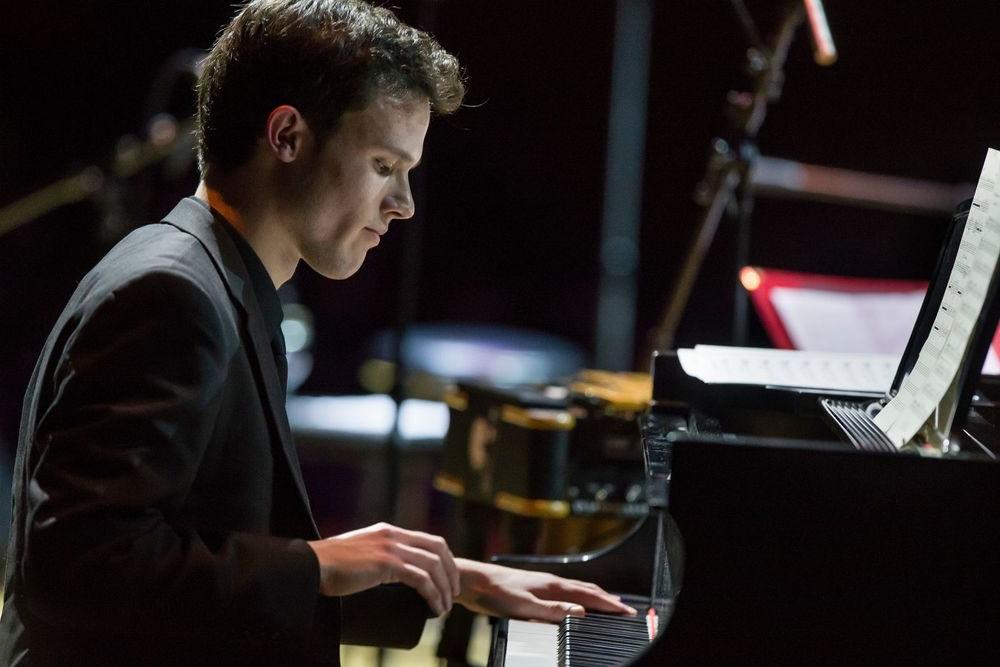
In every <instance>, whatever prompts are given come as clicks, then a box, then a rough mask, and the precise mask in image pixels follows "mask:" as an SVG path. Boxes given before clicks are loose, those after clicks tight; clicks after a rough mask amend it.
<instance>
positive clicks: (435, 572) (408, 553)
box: [396, 543, 453, 611]
mask: <svg viewBox="0 0 1000 667" xmlns="http://www.w3.org/2000/svg"><path fill="white" fill-rule="evenodd" d="M396 549H397V552H398V556H399V557H400V558H402V559H403V561H405V562H407V563H410V564H411V565H416V566H417V567H419V568H420V569H421V570H423V571H424V572H426V573H428V574H429V575H430V576H431V580H432V582H433V583H434V586H435V587H436V588H437V589H438V593H439V594H440V596H441V600H442V601H443V603H444V606H445V611H448V610H449V609H451V602H452V597H453V593H452V585H451V581H450V580H449V578H448V574H447V572H445V569H444V564H443V562H442V559H441V557H440V556H438V555H437V554H436V553H433V552H430V551H424V550H423V549H419V548H417V547H411V546H409V545H408V544H402V543H400V544H397V545H396Z"/></svg>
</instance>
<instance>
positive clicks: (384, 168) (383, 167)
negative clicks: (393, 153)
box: [375, 160, 392, 176]
mask: <svg viewBox="0 0 1000 667" xmlns="http://www.w3.org/2000/svg"><path fill="white" fill-rule="evenodd" d="M375 171H376V172H378V174H379V176H388V175H389V174H391V173H392V167H391V166H389V164H388V163H387V162H386V161H385V160H375Z"/></svg>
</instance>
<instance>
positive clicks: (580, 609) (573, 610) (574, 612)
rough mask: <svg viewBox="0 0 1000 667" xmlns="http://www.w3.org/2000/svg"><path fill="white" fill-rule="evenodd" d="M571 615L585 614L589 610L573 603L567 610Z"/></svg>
mask: <svg viewBox="0 0 1000 667" xmlns="http://www.w3.org/2000/svg"><path fill="white" fill-rule="evenodd" d="M566 613H568V614H569V615H570V616H583V615H584V614H586V613H587V612H586V611H584V609H583V607H581V606H580V605H578V604H575V605H572V606H571V607H570V608H569V609H568V610H567V612H566Z"/></svg>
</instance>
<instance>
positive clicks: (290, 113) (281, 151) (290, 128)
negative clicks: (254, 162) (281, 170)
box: [264, 104, 311, 162]
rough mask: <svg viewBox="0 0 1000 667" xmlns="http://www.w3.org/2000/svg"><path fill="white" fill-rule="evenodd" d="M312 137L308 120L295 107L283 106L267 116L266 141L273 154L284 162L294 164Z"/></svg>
mask: <svg viewBox="0 0 1000 667" xmlns="http://www.w3.org/2000/svg"><path fill="white" fill-rule="evenodd" d="M310 136H311V134H310V130H309V126H308V124H307V123H306V119H305V118H304V117H303V116H302V114H301V113H299V110H298V109H296V108H295V107H293V106H290V105H288V104H282V105H281V106H280V107H275V108H274V109H272V110H271V113H270V114H268V116H267V125H266V126H265V128H264V141H265V144H266V146H267V148H268V150H269V151H271V154H272V155H274V156H275V157H276V158H278V159H279V160H281V161H282V162H292V161H294V160H295V158H296V157H298V156H299V155H301V154H302V152H303V150H304V148H305V144H306V142H307V141H308V139H309V137H310Z"/></svg>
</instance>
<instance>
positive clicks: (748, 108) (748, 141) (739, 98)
mask: <svg viewBox="0 0 1000 667" xmlns="http://www.w3.org/2000/svg"><path fill="white" fill-rule="evenodd" d="M731 3H732V5H733V9H734V10H735V12H736V15H737V18H738V19H739V22H740V25H741V27H742V29H743V32H744V35H745V36H746V38H747V41H748V42H749V44H750V46H749V48H748V49H747V63H746V66H747V71H748V72H749V73H750V75H751V76H752V77H753V80H754V86H753V92H736V91H730V92H729V94H728V96H727V100H726V111H727V115H728V116H729V120H730V125H731V129H730V139H728V140H727V139H724V138H720V137H717V138H715V139H713V140H712V145H711V152H710V154H709V160H708V166H707V169H706V174H705V178H704V179H703V180H702V181H701V182H700V183H699V184H698V186H697V188H696V190H695V199H696V201H697V202H698V203H699V204H700V205H701V206H702V208H703V212H702V215H701V218H700V219H699V221H698V223H697V225H696V227H695V233H694V238H693V240H692V242H691V246H690V249H689V250H688V253H687V256H686V257H685V260H684V264H683V266H682V267H681V271H680V275H679V276H678V279H677V282H676V284H675V286H674V289H673V291H672V293H671V295H670V299H669V301H668V302H667V305H666V307H665V308H664V310H663V312H662V315H661V317H660V320H659V324H658V326H657V327H656V328H655V329H654V330H653V332H652V335H651V336H650V342H649V349H648V350H647V351H646V354H645V355H644V356H643V357H641V358H643V359H646V360H648V359H649V358H650V357H651V356H652V353H653V352H654V351H656V350H668V349H671V348H672V347H673V345H674V337H675V336H676V334H677V328H678V326H679V325H680V321H681V317H682V316H683V315H684V310H685V308H686V307H687V303H688V300H689V298H690V296H691V291H692V289H693V288H694V284H695V281H696V280H697V278H698V274H699V273H700V272H701V267H702V264H703V263H704V261H705V255H706V254H707V253H708V249H709V247H711V245H712V240H713V239H714V238H715V235H716V232H717V231H718V228H719V223H720V222H721V220H722V216H723V215H725V214H728V215H729V216H730V217H732V218H735V219H736V222H737V241H736V262H737V264H736V268H737V271H738V270H739V267H741V266H743V265H745V264H746V263H747V260H748V257H749V251H750V214H751V212H752V211H753V196H752V194H751V190H750V185H751V183H750V172H751V169H752V168H753V164H754V161H755V160H756V159H757V156H758V155H759V151H758V149H757V134H758V132H759V131H760V128H761V125H763V123H764V118H765V117H766V115H767V108H768V105H769V104H771V103H773V102H777V101H778V99H779V98H780V97H781V88H782V84H783V83H784V70H783V68H784V65H785V59H786V57H787V56H788V48H789V46H790V45H791V43H792V39H793V37H794V36H795V31H796V29H797V28H798V27H799V25H800V24H801V23H802V20H803V18H804V12H803V9H802V6H801V4H796V5H793V6H790V7H789V10H788V12H787V14H786V15H785V16H784V18H783V19H782V22H781V24H780V28H779V29H778V31H777V33H776V34H775V36H774V38H773V40H772V43H771V44H770V45H768V44H765V43H764V42H763V41H762V40H761V38H760V36H759V33H758V32H757V28H756V25H755V24H754V22H753V19H752V18H751V17H750V13H749V12H748V11H747V8H746V5H745V4H744V2H743V0H731ZM747 309H748V300H747V296H746V294H745V293H744V292H743V290H742V289H740V286H739V282H738V281H736V293H735V299H734V312H733V341H734V343H735V344H742V343H744V342H745V340H746V328H747V326H746V325H747Z"/></svg>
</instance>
